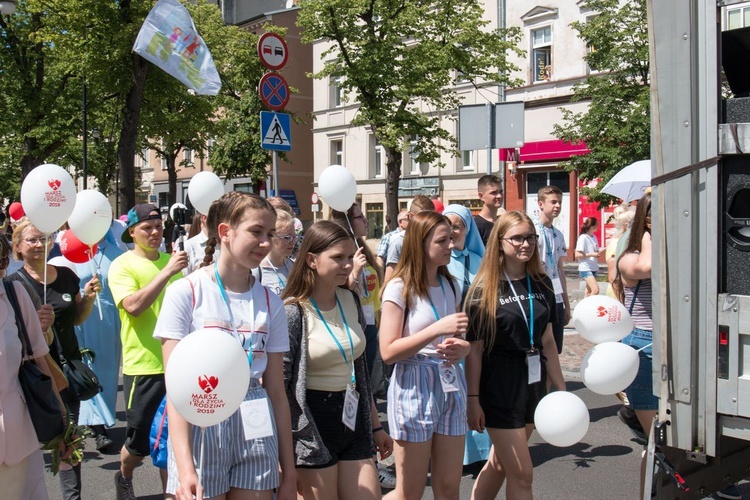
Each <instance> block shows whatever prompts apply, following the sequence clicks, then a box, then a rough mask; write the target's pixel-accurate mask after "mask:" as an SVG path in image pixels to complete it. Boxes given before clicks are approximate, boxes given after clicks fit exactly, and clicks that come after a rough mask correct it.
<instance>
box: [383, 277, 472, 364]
mask: <svg viewBox="0 0 750 500" xmlns="http://www.w3.org/2000/svg"><path fill="white" fill-rule="evenodd" d="M441 280H442V282H443V286H442V287H440V286H432V287H430V289H429V293H430V299H431V300H432V304H434V305H435V309H436V310H437V313H438V316H439V317H440V318H444V317H446V316H448V315H450V314H455V312H456V311H457V309H458V306H459V304H460V302H461V295H460V294H458V293H453V290H452V289H451V286H450V284H449V283H448V282H447V280H446V279H445V277H443V276H441ZM453 288H454V289H455V290H456V291H458V284H457V283H456V282H455V281H454V282H453ZM403 292H404V282H403V281H402V280H401V279H400V278H396V279H394V280H392V281H390V282H389V283H388V285H387V286H386V287H385V290H383V300H382V302H383V303H386V302H393V303H394V304H396V305H397V306H399V307H400V308H401V309H406V300H405V299H404V297H403ZM432 304H431V303H430V300H427V299H426V298H424V297H417V296H413V300H412V305H411V307H410V308H409V316H408V317H407V318H406V322H405V324H404V329H403V332H402V336H403V337H408V336H409V335H411V334H412V333H418V332H420V331H422V330H424V329H425V328H427V327H428V326H430V325H431V324H433V323H434V322H435V321H437V320H438V318H435V312H434V311H433V310H432ZM442 340H443V339H441V338H437V339H435V340H433V341H432V342H430V343H429V344H427V345H426V346H424V347H423V348H422V349H420V350H419V354H425V355H427V356H437V346H438V344H441V343H442Z"/></svg>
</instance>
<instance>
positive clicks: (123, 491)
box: [115, 470, 138, 500]
mask: <svg viewBox="0 0 750 500" xmlns="http://www.w3.org/2000/svg"><path fill="white" fill-rule="evenodd" d="M115 498H116V499H117V500H138V497H136V496H135V490H134V489H133V479H132V478H130V479H127V478H125V477H122V472H120V471H119V470H118V471H117V473H116V474H115Z"/></svg>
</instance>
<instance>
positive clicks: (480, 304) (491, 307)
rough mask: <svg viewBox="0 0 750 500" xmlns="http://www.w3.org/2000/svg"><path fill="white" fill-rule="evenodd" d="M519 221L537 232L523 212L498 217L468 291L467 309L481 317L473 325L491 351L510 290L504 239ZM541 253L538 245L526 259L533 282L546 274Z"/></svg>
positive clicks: (465, 307) (487, 348) (465, 308)
mask: <svg viewBox="0 0 750 500" xmlns="http://www.w3.org/2000/svg"><path fill="white" fill-rule="evenodd" d="M518 224H527V225H528V226H529V228H530V229H531V230H532V231H534V223H533V222H532V221H531V219H530V218H529V216H528V215H526V214H525V213H523V212H519V211H513V212H506V213H504V214H503V215H501V216H500V217H499V218H498V219H497V222H495V225H494V226H493V228H492V232H491V233H490V237H489V238H488V240H487V249H486V250H485V252H484V258H483V259H482V263H481V264H480V265H479V270H478V271H477V275H476V277H475V278H474V281H473V282H472V283H471V286H470V287H469V291H468V293H467V294H466V302H465V303H464V311H465V312H466V313H467V314H469V316H478V318H479V321H471V320H470V324H473V325H477V327H476V328H477V331H476V332H474V333H475V336H476V338H478V339H481V340H484V344H485V349H486V350H488V351H489V350H491V349H492V346H493V345H494V343H495V337H496V335H497V321H496V316H497V305H498V300H499V299H500V295H501V294H503V293H505V292H506V291H507V290H506V287H507V286H508V285H507V284H506V281H505V253H504V252H503V238H505V234H506V233H507V232H508V231H509V230H510V229H511V228H512V227H514V226H516V225H518ZM538 253H539V247H538V245H535V246H534V252H533V254H532V255H531V258H530V259H529V260H528V262H526V272H527V273H528V274H529V276H531V278H532V279H533V280H534V281H536V282H541V280H542V278H544V277H545V276H546V273H545V272H544V268H543V267H542V261H541V259H539V255H538ZM529 293H531V290H529Z"/></svg>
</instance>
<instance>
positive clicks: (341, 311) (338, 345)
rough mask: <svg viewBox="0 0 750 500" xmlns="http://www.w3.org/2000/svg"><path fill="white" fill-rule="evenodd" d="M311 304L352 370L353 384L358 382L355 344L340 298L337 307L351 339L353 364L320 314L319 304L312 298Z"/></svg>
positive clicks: (350, 346) (337, 300)
mask: <svg viewBox="0 0 750 500" xmlns="http://www.w3.org/2000/svg"><path fill="white" fill-rule="evenodd" d="M310 303H311V304H312V305H313V307H314V308H315V312H317V313H318V317H319V318H320V321H322V322H323V325H325V327H326V330H328V333H329V335H331V338H332V339H333V341H334V342H336V346H337V347H338V348H339V351H340V352H341V357H343V358H344V363H346V366H348V367H349V368H350V369H351V370H352V384H354V383H355V382H356V378H355V377H354V342H352V334H351V331H350V330H349V323H347V321H346V315H345V314H344V308H343V307H341V302H339V298H338V296H336V305H337V306H339V312H340V313H341V318H342V319H343V320H344V328H345V329H346V336H347V337H349V349H350V351H351V354H352V362H351V364H350V363H349V360H348V359H346V352H345V351H344V347H343V346H342V345H341V342H339V339H337V338H336V335H334V334H333V331H332V330H331V327H330V326H328V321H326V319H325V318H324V317H323V313H322V312H320V308H319V307H318V304H317V303H316V302H315V299H313V298H312V297H310Z"/></svg>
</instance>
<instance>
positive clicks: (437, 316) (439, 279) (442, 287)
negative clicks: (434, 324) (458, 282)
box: [427, 274, 448, 321]
mask: <svg viewBox="0 0 750 500" xmlns="http://www.w3.org/2000/svg"><path fill="white" fill-rule="evenodd" d="M438 283H440V289H441V290H442V291H443V299H445V311H446V312H448V299H447V298H446V297H445V287H444V286H443V278H441V277H440V275H439V274H438ZM427 293H428V295H427V299H428V300H429V301H430V306H431V307H432V314H434V315H435V321H440V315H439V314H438V312H437V307H435V303H434V302H433V301H432V297H430V295H429V292H427Z"/></svg>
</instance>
